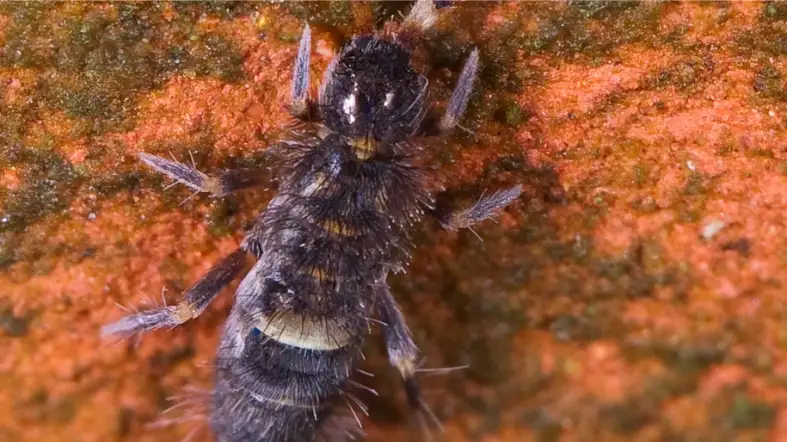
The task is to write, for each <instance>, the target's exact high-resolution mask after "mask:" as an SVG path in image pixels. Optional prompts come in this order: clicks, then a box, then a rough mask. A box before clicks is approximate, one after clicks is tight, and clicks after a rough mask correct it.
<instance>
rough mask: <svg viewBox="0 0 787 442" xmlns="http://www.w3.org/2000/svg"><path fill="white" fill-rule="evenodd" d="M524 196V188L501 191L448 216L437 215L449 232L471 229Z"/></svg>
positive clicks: (518, 187)
mask: <svg viewBox="0 0 787 442" xmlns="http://www.w3.org/2000/svg"><path fill="white" fill-rule="evenodd" d="M521 194H522V186H514V187H511V188H509V189H506V190H499V191H497V192H494V193H492V194H491V195H486V196H482V197H481V198H480V199H479V200H478V201H477V202H476V203H475V204H473V205H472V206H470V207H468V208H466V209H461V210H457V211H454V212H451V213H447V214H438V213H436V214H435V216H437V218H438V220H439V221H440V224H442V225H443V227H444V228H445V229H447V230H458V229H461V228H465V227H466V228H471V227H472V226H473V224H477V223H479V222H481V221H483V220H485V219H488V218H491V217H493V216H495V215H496V214H497V213H498V212H499V211H500V210H502V209H504V208H505V207H506V206H508V205H509V204H511V203H512V202H514V200H516V199H517V198H519V195H521Z"/></svg>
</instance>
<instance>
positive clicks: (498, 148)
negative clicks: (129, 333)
mask: <svg viewBox="0 0 787 442" xmlns="http://www.w3.org/2000/svg"><path fill="white" fill-rule="evenodd" d="M409 7H410V3H409V2H353V3H328V2H319V3H284V2H282V3H275V4H268V3H231V4H229V3H218V4H207V3H188V4H171V3H57V4H43V3H41V4H32V3H31V4H24V3H6V4H3V5H0V440H2V441H20V442H27V441H36V442H49V441H58V442H70V441H74V442H83V441H84V442H93V441H96V442H98V441H101V442H106V441H123V442H126V441H128V442H131V441H135V442H136V441H146V442H153V441H156V442H159V441H162V442H163V441H179V440H182V439H183V438H185V437H187V436H188V435H191V439H190V440H192V441H208V440H211V436H210V432H209V431H207V428H206V427H205V426H204V423H203V422H202V420H201V418H200V416H201V415H202V414H204V407H203V406H202V405H201V400H200V398H201V397H202V393H200V392H201V391H203V392H204V391H207V390H209V389H210V386H211V377H212V373H211V372H212V369H211V365H210V364H211V361H212V358H213V354H214V352H215V347H216V345H217V341H218V336H219V332H220V328H221V325H222V322H223V321H224V319H225V317H226V313H227V310H228V308H229V306H230V304H231V300H232V299H231V298H232V290H231V289H228V290H225V292H224V293H223V295H222V296H221V298H220V299H219V300H218V301H217V302H215V303H214V304H213V305H212V306H211V308H210V310H209V311H208V312H207V313H206V314H205V315H203V316H202V317H201V318H199V319H198V320H196V321H193V322H191V323H189V324H186V325H184V326H181V327H179V328H177V329H176V330H172V331H160V332H156V333H150V334H147V335H145V336H144V338H143V339H142V340H141V341H140V342H139V343H138V345H135V342H134V341H131V342H122V343H117V344H112V343H108V342H104V341H102V340H100V339H99V335H98V330H99V327H100V326H101V325H102V324H104V323H106V322H108V321H112V320H115V319H118V318H119V317H120V316H122V314H123V311H122V310H121V309H120V308H119V307H118V306H117V304H120V305H123V306H145V305H150V304H151V303H153V302H155V300H158V299H160V295H161V292H162V289H166V292H165V294H164V296H165V297H166V298H167V299H168V300H169V301H170V302H171V301H173V300H176V299H178V294H179V293H180V292H181V291H182V290H184V289H186V288H187V287H188V286H189V285H190V284H192V283H193V282H194V281H196V280H197V279H198V278H199V277H200V276H201V275H202V274H203V273H204V272H205V271H206V270H207V269H208V268H209V267H210V266H211V265H212V264H213V263H214V262H215V261H217V260H218V259H219V258H220V257H221V256H223V255H225V254H227V253H229V252H230V251H232V250H234V249H235V248H236V247H237V245H238V243H239V241H240V239H241V238H242V236H243V230H244V228H246V227H247V226H248V225H249V223H250V222H251V221H252V220H253V218H254V216H255V215H256V214H257V213H258V212H259V211H260V210H261V209H262V208H263V207H264V206H265V204H266V202H267V201H268V200H269V198H270V197H271V194H272V190H268V191H249V192H245V193H242V194H239V195H237V196H233V197H230V198H225V199H223V200H213V199H210V198H208V197H204V196H198V197H195V198H193V199H191V200H189V202H187V203H185V204H183V205H179V203H180V202H181V201H183V200H184V199H185V198H186V197H188V195H189V190H188V189H186V188H184V187H183V186H175V187H173V188H171V189H169V190H166V191H163V190H162V188H163V187H164V186H165V185H166V184H168V181H167V180H166V179H164V178H163V177H162V176H160V175H157V174H155V173H153V172H152V171H151V170H149V169H147V168H145V167H143V166H142V165H141V164H140V163H139V162H138V161H137V160H136V158H135V155H136V153H138V152H142V151H144V152H149V153H153V154H158V155H163V156H168V155H169V154H172V156H174V157H175V158H176V159H178V160H179V161H185V162H187V161H190V157H193V159H194V161H195V163H196V165H197V167H198V168H199V169H200V170H203V171H212V170H216V169H217V168H225V167H236V166H251V165H261V164H264V163H265V159H264V152H265V149H267V148H268V147H269V146H270V145H272V144H273V143H275V142H276V140H278V139H280V137H283V136H286V131H284V129H285V127H286V125H287V124H288V122H289V117H288V115H287V113H286V111H285V109H284V107H283V106H284V105H285V104H286V103H287V98H288V95H289V90H290V89H289V87H290V76H291V66H292V62H293V60H294V57H295V53H296V50H297V44H298V39H299V37H300V34H301V30H302V28H303V23H304V22H305V21H308V23H309V24H310V25H311V26H312V32H313V37H312V38H313V42H314V44H313V55H312V61H313V62H312V64H313V66H312V83H313V85H315V87H314V88H315V89H316V83H318V82H319V81H318V79H319V78H320V75H321V74H322V72H323V70H324V69H325V67H326V66H327V64H328V62H329V60H330V58H331V56H332V55H333V53H334V52H335V51H336V50H337V49H338V48H339V47H340V45H341V43H342V42H343V41H345V40H346V39H347V38H349V37H351V36H352V35H354V34H358V33H365V32H370V31H371V30H372V29H374V28H375V27H379V26H381V25H382V24H383V23H384V22H385V21H386V20H388V19H390V18H391V17H400V15H401V14H404V13H406V12H407V11H408V10H409ZM440 12H441V17H440V20H439V22H438V23H437V24H436V25H435V27H434V29H432V30H431V31H430V32H429V33H428V34H427V36H426V38H425V39H424V41H422V42H421V44H420V46H419V48H418V50H417V51H416V53H415V54H414V58H415V62H416V64H417V65H418V66H419V67H420V68H421V70H422V71H423V73H424V74H425V75H426V76H427V77H428V78H429V79H430V84H431V94H432V100H433V101H434V103H435V104H436V105H437V107H438V108H440V107H442V106H444V105H445V103H446V101H447V98H448V97H449V96H450V92H451V89H452V87H453V84H454V82H455V81H456V77H457V75H458V73H459V71H460V69H461V66H462V64H463V62H464V60H465V59H466V58H467V56H468V54H469V53H470V51H471V50H472V49H473V48H478V49H479V50H480V55H481V67H480V72H479V78H478V79H477V81H476V83H475V85H476V89H475V91H474V92H473V95H472V98H471V102H470V106H469V109H468V112H467V114H466V115H465V118H464V119H463V120H462V122H461V124H462V125H463V126H464V127H465V128H467V129H468V130H467V131H462V130H459V131H457V132H455V133H454V134H452V135H450V136H448V137H445V138H443V139H438V140H430V141H428V142H427V143H426V144H424V147H425V155H427V158H428V159H429V162H430V164H432V165H433V166H434V167H435V169H436V172H437V173H439V174H442V175H444V176H446V177H450V179H448V180H447V187H448V189H449V195H450V199H451V201H450V203H451V204H455V205H456V206H461V205H464V204H469V203H471V202H472V201H474V200H475V198H477V197H478V196H479V195H480V194H481V193H482V192H483V191H484V190H485V189H490V190H492V189H497V188H502V187H505V186H511V185H513V184H515V183H522V184H523V185H524V195H523V196H522V198H521V199H520V200H519V201H518V202H516V203H515V204H514V205H512V206H511V207H510V208H509V209H508V210H506V212H505V213H504V214H503V215H502V216H501V217H500V219H499V222H498V223H497V224H496V223H493V222H487V223H485V224H483V225H481V226H479V227H478V228H477V232H478V234H479V235H480V236H481V237H482V238H483V241H480V240H479V239H478V238H476V237H475V236H474V235H473V234H472V232H469V231H462V232H459V233H451V232H446V231H442V230H441V229H440V228H439V226H437V225H436V224H435V223H429V222H427V223H425V224H424V225H423V227H422V228H421V229H419V230H418V231H416V232H414V238H415V241H416V244H417V246H418V247H417V249H416V250H415V254H414V260H413V263H412V266H411V267H410V269H409V271H408V273H407V274H405V275H398V276H396V277H395V278H394V280H393V281H392V284H393V288H394V291H395V295H396V296H397V298H398V299H399V301H400V303H401V304H402V307H403V310H404V312H405V314H406V316H407V320H408V322H409V324H410V326H411V328H412V329H413V332H414V334H415V337H416V341H417V342H418V344H419V345H420V346H421V349H422V351H423V354H424V355H425V356H426V366H428V367H446V366H449V367H450V366H459V365H469V368H467V369H464V370H461V371H455V372H451V373H448V374H444V375H436V376H430V377H428V378H425V379H424V384H425V388H426V390H427V399H428V400H429V402H430V403H431V404H432V406H433V408H434V410H435V412H436V413H437V414H438V415H439V416H440V417H441V419H442V420H443V421H444V422H445V427H446V433H445V436H444V440H446V441H458V442H462V441H482V442H512V441H561V442H563V441H629V440H637V441H662V440H669V441H765V440H773V441H780V440H787V328H785V327H784V319H785V316H786V315H787V303H786V302H785V296H786V295H785V293H784V285H785V283H786V282H787V275H786V274H785V272H784V271H783V269H784V266H785V264H787V192H786V191H785V189H787V151H786V150H785V145H787V143H786V141H787V131H785V123H787V89H785V87H786V84H785V75H787V56H786V55H787V6H785V5H784V4H781V3H711V2H701V3H700V2H690V3H661V2H652V1H648V2H641V3H639V2H618V1H581V2H580V1H562V2H518V3H514V2H511V3H503V2H483V3H480V2H479V3H475V2H456V3H455V4H454V6H453V7H449V8H445V9H441V11H440ZM234 287H235V285H233V286H232V288H234ZM365 353H366V357H367V360H366V361H365V362H364V363H363V365H362V368H363V369H364V370H366V371H369V372H373V373H374V374H375V377H374V378H372V379H368V380H365V381H364V383H366V384H368V385H370V386H371V387H373V388H375V389H377V390H378V392H379V393H380V397H374V396H371V395H368V394H363V393H362V394H361V397H362V399H363V400H364V401H365V402H366V403H367V404H368V405H369V407H370V415H371V416H370V418H368V419H365V421H364V427H365V430H366V431H367V432H368V434H369V435H368V439H367V440H369V441H383V440H384V441H388V442H393V441H410V440H415V438H414V436H413V433H412V432H411V431H410V429H409V428H408V423H407V413H406V410H407V408H406V404H405V401H404V397H403V392H402V391H401V388H400V383H399V379H398V375H397V373H396V372H395V370H393V369H391V368H390V367H389V366H388V363H387V360H386V357H385V351H384V348H383V344H382V342H381V339H380V337H379V335H377V334H375V335H373V336H372V337H370V339H369V340H368V345H367V349H366V351H365ZM173 396H181V397H183V396H185V397H187V398H191V399H193V402H194V404H192V405H190V406H185V407H182V408H180V409H178V410H174V411H173V412H171V413H167V414H166V415H165V416H164V417H162V412H163V411H164V410H166V409H167V408H169V407H170V406H171V405H172V402H171V401H169V400H168V398H171V397H173ZM162 419H164V420H165V421H164V422H162ZM166 420H169V421H179V420H184V421H185V422H182V423H180V424H178V423H176V422H169V423H170V424H171V425H165V424H167V423H168V422H167V421H166ZM157 422H158V423H157ZM195 428H196V429H197V431H196V432H195V433H193V434H191V432H192V431H193V430H194V429H195Z"/></svg>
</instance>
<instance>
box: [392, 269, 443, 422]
mask: <svg viewBox="0 0 787 442" xmlns="http://www.w3.org/2000/svg"><path fill="white" fill-rule="evenodd" d="M377 292H378V295H377V301H378V308H379V315H380V320H381V321H382V322H384V323H385V325H384V326H383V327H384V330H383V336H384V339H385V346H386V348H387V350H388V360H389V361H390V362H391V365H393V366H394V367H396V369H397V370H398V371H399V374H400V375H401V376H402V381H403V382H404V389H405V393H406V394H407V403H408V405H409V406H410V408H411V409H412V410H413V412H414V414H415V416H416V418H417V419H418V420H419V422H420V424H421V425H422V426H423V428H424V430H425V431H426V432H427V433H428V425H429V423H428V421H431V423H432V424H433V425H434V426H436V427H438V428H440V429H442V425H441V424H440V421H439V420H438V419H437V417H436V416H435V415H434V413H432V410H431V409H430V408H429V406H428V405H427V404H426V402H425V401H424V399H423V395H422V393H421V384H420V383H419V382H418V378H417V371H418V370H417V369H418V367H417V365H418V346H416V345H415V342H413V338H412V334H411V333H410V329H409V328H408V327H407V323H406V322H405V320H404V316H403V315H402V312H401V311H399V307H398V306H397V304H396V300H395V299H394V298H393V295H392V294H391V291H390V290H389V288H388V285H387V284H386V283H385V281H380V282H379V285H378V286H377Z"/></svg>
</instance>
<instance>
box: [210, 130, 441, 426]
mask: <svg viewBox="0 0 787 442" xmlns="http://www.w3.org/2000/svg"><path fill="white" fill-rule="evenodd" d="M292 149H293V150H292V151H290V157H289V158H288V160H287V162H286V163H285V165H284V167H285V168H288V170H287V171H286V173H282V174H281V175H282V176H285V177H287V178H286V179H285V180H284V181H283V182H282V184H281V187H280V193H279V195H278V196H277V197H276V198H274V200H273V201H271V203H270V205H269V206H268V208H267V209H266V211H265V213H263V215H262V216H261V217H260V218H259V220H258V222H257V225H256V226H255V227H254V232H252V234H250V235H249V236H248V237H247V239H246V240H245V241H244V245H243V247H244V248H245V249H246V250H249V251H251V252H253V253H255V255H257V258H258V261H257V263H256V264H255V266H254V268H252V270H251V271H250V272H249V273H248V274H247V275H246V277H245V278H244V280H243V281H242V282H241V285H240V287H239V288H238V291H237V293H236V296H235V305H234V306H233V310H232V313H231V316H230V320H229V321H228V323H227V325H226V328H225V331H224V335H223V338H222V344H221V346H220V349H219V355H218V358H219V361H218V367H217V379H216V391H215V395H214V407H213V416H212V425H213V428H214V430H215V432H216V434H217V435H218V437H219V440H221V441H223V442H290V441H292V442H311V441H315V440H319V439H318V438H319V436H320V435H322V436H325V439H326V440H330V441H331V442H338V441H342V440H345V438H344V433H345V431H346V430H348V428H346V427H342V426H341V425H339V426H338V427H337V428H336V429H335V430H334V431H335V432H334V433H328V431H329V430H330V429H331V428H332V427H334V425H333V424H335V422H330V421H329V420H330V419H331V416H332V414H333V411H334V410H335V409H336V405H337V404H339V405H340V406H341V407H342V408H343V409H344V407H347V406H350V407H351V406H352V405H351V402H353V401H354V400H355V399H354V397H352V396H351V393H350V391H349V390H350V388H349V387H350V383H351V381H350V379H349V378H350V376H351V375H352V373H353V371H354V370H353V365H354V363H355V361H356V359H357V358H358V357H359V355H360V349H361V345H362V343H363V337H364V335H365V334H366V333H367V331H368V330H369V328H370V323H369V320H370V319H369V318H370V317H372V316H374V304H375V302H376V300H375V299H374V296H373V293H374V285H375V284H378V283H384V281H381V280H380V278H381V277H384V275H385V274H386V273H387V269H388V268H389V267H390V266H396V265H398V263H400V262H401V261H402V260H403V259H405V258H406V254H401V253H398V252H400V251H406V249H407V237H406V234H405V229H406V227H407V226H408V224H409V223H410V222H411V221H413V220H415V219H417V217H418V216H419V215H420V207H419V205H421V204H422V203H424V202H426V200H425V195H426V193H425V189H424V187H423V183H422V182H420V181H419V180H418V179H417V178H418V177H419V175H418V173H419V172H418V171H417V170H416V169H414V168H412V167H411V166H408V165H407V164H406V163H403V162H402V161H401V158H396V157H391V158H371V159H370V158H367V157H365V156H364V155H360V156H359V155H357V153H358V152H356V148H355V147H354V146H353V145H352V144H350V143H348V142H347V140H346V139H344V138H342V137H340V136H338V135H329V136H328V137H326V139H325V140H323V141H321V142H319V143H316V144H313V145H311V144H306V145H300V146H293V147H292ZM345 402H347V404H346V405H345ZM351 423H352V425H353V426H354V425H355V421H354V419H353V420H351Z"/></svg>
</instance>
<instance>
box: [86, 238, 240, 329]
mask: <svg viewBox="0 0 787 442" xmlns="http://www.w3.org/2000/svg"><path fill="white" fill-rule="evenodd" d="M245 260H246V251H244V250H242V249H238V250H236V251H234V252H232V253H230V254H229V255H227V256H226V257H224V258H223V259H222V260H221V261H219V262H218V263H216V264H215V265H214V266H213V267H211V269H210V270H208V273H206V274H205V275H204V276H203V277H202V278H201V279H200V280H199V281H197V283H196V284H194V285H193V286H191V288H189V289H188V290H186V292H185V293H184V294H183V300H181V301H180V302H179V303H178V304H177V305H173V306H166V305H165V306H162V307H159V308H155V309H150V310H143V311H141V312H137V313H134V314H131V315H128V316H126V317H124V318H122V319H121V320H119V321H117V322H115V323H112V324H107V325H105V326H103V327H101V335H102V336H111V335H114V336H121V337H128V336H132V335H134V334H137V333H142V332H146V331H150V330H155V329H158V328H163V327H175V326H177V325H180V324H183V323H184V322H186V321H188V320H189V319H193V318H196V317H197V316H199V315H200V314H202V312H204V311H205V309H206V308H207V307H208V305H209V304H210V303H211V301H213V300H214V299H215V298H216V296H217V295H218V294H219V292H221V290H222V289H224V287H226V286H227V285H228V284H229V283H230V282H232V280H233V279H235V277H236V276H238V274H239V273H240V272H241V271H242V270H243V267H244V265H245Z"/></svg>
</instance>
